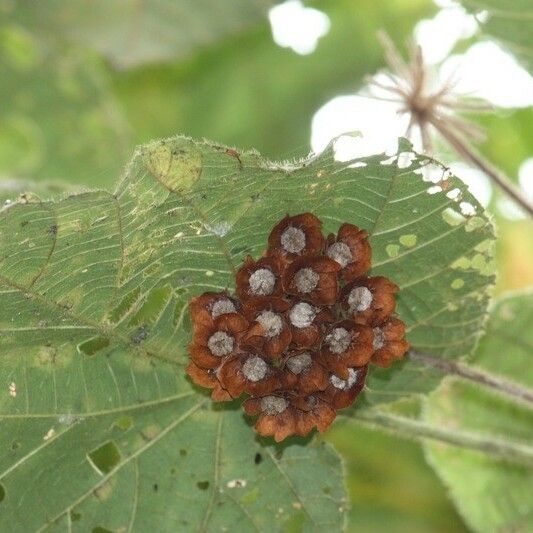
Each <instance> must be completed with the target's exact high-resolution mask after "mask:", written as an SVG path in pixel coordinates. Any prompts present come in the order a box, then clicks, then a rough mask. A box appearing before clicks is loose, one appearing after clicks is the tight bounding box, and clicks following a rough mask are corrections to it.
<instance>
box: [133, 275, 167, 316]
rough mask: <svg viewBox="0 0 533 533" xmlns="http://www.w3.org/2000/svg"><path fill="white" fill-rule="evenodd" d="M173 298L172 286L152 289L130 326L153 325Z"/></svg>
mask: <svg viewBox="0 0 533 533" xmlns="http://www.w3.org/2000/svg"><path fill="white" fill-rule="evenodd" d="M171 296H172V287H171V286H170V285H165V286H164V287H159V288H157V289H152V290H151V291H150V293H149V294H148V296H147V298H146V300H145V302H144V303H143V305H142V307H141V308H140V309H139V310H138V311H137V312H136V313H135V315H133V317H132V318H131V320H130V324H131V325H132V326H138V325H139V324H153V323H154V322H155V321H156V320H157V319H158V318H159V315H160V314H161V313H162V312H163V309H164V308H165V306H166V305H167V303H168V300H169V298H170V297H171Z"/></svg>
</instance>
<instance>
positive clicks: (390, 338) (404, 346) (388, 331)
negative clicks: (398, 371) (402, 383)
mask: <svg viewBox="0 0 533 533" xmlns="http://www.w3.org/2000/svg"><path fill="white" fill-rule="evenodd" d="M374 335H375V341H374V342H375V345H374V346H375V348H376V350H375V352H374V354H373V355H372V359H371V362H372V363H374V364H375V365H376V366H380V367H382V368H388V367H389V366H390V365H391V364H392V363H393V362H394V361H395V360H397V359H401V358H402V357H404V355H405V354H406V353H407V350H409V343H408V342H407V341H406V340H405V338H404V337H405V324H404V323H403V322H402V321H401V320H400V319H398V318H396V317H392V318H390V319H389V320H388V321H387V322H385V324H382V325H381V326H377V327H375V328H374Z"/></svg>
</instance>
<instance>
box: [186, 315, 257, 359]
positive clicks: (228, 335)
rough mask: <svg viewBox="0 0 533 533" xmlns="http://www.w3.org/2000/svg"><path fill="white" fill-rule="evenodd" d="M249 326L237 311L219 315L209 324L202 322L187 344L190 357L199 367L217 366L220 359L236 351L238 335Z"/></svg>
mask: <svg viewBox="0 0 533 533" xmlns="http://www.w3.org/2000/svg"><path fill="white" fill-rule="evenodd" d="M248 327H249V323H248V321H247V320H246V319H245V318H244V317H243V316H242V315H240V314H238V313H228V314H225V315H221V316H219V317H218V318H217V319H216V320H215V321H214V322H212V323H211V324H207V325H206V324H202V325H201V326H200V327H199V328H198V329H197V331H196V332H195V334H194V337H193V341H192V343H191V344H190V345H189V352H190V354H191V359H192V360H193V361H194V363H195V364H196V365H198V366H199V367H201V368H218V367H219V366H220V364H221V362H222V359H223V358H225V357H229V356H231V355H233V354H235V353H237V351H238V347H239V346H238V340H239V337H240V335H241V334H242V333H243V332H245V331H246V330H247V329H248Z"/></svg>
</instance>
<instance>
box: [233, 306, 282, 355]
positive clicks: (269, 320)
mask: <svg viewBox="0 0 533 533" xmlns="http://www.w3.org/2000/svg"><path fill="white" fill-rule="evenodd" d="M290 305H291V304H290V302H289V301H287V300H284V299H283V298H275V297H268V296H263V297H256V298H250V299H249V300H247V301H246V302H245V303H244V304H243V313H244V315H245V316H246V318H247V319H248V320H249V321H250V323H251V326H250V328H249V329H248V331H247V332H246V334H245V335H244V336H243V339H242V344H243V346H245V347H248V348H252V349H253V350H254V351H255V352H258V353H263V354H265V355H267V356H268V357H271V358H273V357H279V356H280V355H281V354H282V353H283V352H284V351H285V350H286V349H287V348H288V346H289V344H290V342H291V339H292V334H291V328H290V326H289V324H288V323H287V320H286V317H285V313H286V311H287V310H288V308H289V307H290Z"/></svg>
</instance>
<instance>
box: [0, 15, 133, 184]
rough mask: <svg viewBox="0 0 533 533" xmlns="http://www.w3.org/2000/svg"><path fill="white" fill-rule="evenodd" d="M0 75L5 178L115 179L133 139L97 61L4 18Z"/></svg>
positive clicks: (0, 164) (0, 165)
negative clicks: (53, 42) (43, 38)
mask: <svg viewBox="0 0 533 533" xmlns="http://www.w3.org/2000/svg"><path fill="white" fill-rule="evenodd" d="M0 79H1V80H2V82H1V83H0V100H1V101H2V105H1V106H0V175H1V176H2V178H4V177H5V178H9V179H22V180H24V181H27V180H33V181H42V180H46V181H49V180H64V181H67V182H69V183H86V184H90V185H91V186H93V187H95V186H103V185H105V184H108V183H112V180H114V179H115V177H116V175H117V174H118V173H119V171H120V161H121V160H123V159H126V158H128V157H129V156H130V153H131V138H130V134H129V130H128V127H127V126H126V125H125V124H124V122H123V120H122V118H121V115H120V112H119V111H118V109H117V108H116V102H115V101H114V98H113V96H112V95H111V92H110V89H109V87H108V79H107V74H106V72H105V69H104V67H103V65H102V64H101V63H100V62H99V61H98V60H96V59H95V58H94V57H92V56H90V55H88V54H87V53H85V52H82V51H80V50H77V49H73V48H72V47H66V46H65V47H61V48H60V49H55V48H53V47H49V46H47V45H46V43H45V42H44V41H43V40H41V39H39V38H38V37H36V36H34V35H32V34H31V33H30V32H28V31H27V30H26V29H24V28H23V27H21V26H19V25H17V24H15V23H13V22H12V21H11V19H10V18H9V17H5V18H3V19H2V21H1V22H0ZM110 147H113V149H110Z"/></svg>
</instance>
